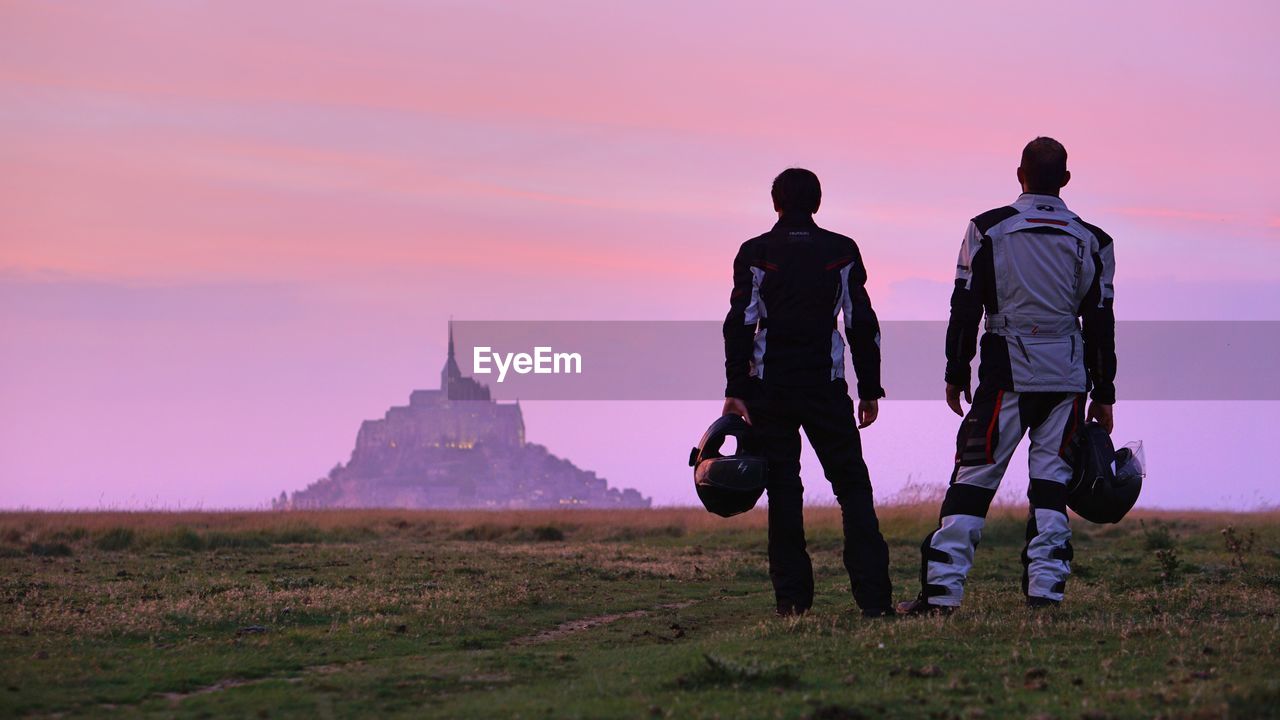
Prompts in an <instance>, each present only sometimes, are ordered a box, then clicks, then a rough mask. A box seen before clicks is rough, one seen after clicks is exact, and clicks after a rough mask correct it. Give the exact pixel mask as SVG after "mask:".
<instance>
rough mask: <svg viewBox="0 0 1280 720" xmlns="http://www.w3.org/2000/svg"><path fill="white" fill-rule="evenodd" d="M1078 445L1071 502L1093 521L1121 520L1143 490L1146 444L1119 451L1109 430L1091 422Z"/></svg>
mask: <svg viewBox="0 0 1280 720" xmlns="http://www.w3.org/2000/svg"><path fill="white" fill-rule="evenodd" d="M1075 446H1076V447H1075V458H1074V461H1075V462H1074V463H1073V468H1072V469H1073V473H1072V477H1071V482H1070V483H1068V484H1067V505H1068V506H1069V507H1070V508H1071V509H1072V510H1074V511H1075V512H1076V514H1077V515H1079V516H1080V517H1082V518H1084V519H1085V520H1088V521H1090V522H1095V523H1117V522H1120V520H1121V519H1122V518H1123V517H1124V516H1125V514H1127V513H1128V512H1129V510H1131V509H1132V508H1133V505H1134V503H1136V502H1138V494H1139V493H1141V492H1142V478H1143V476H1144V475H1146V467H1145V466H1146V460H1145V458H1144V456H1143V451H1142V443H1141V442H1138V443H1129V444H1128V445H1126V446H1124V447H1122V448H1120V450H1119V452H1117V451H1116V449H1115V446H1113V445H1112V444H1111V435H1110V434H1108V433H1107V431H1106V429H1105V428H1103V427H1102V426H1101V425H1099V424H1098V423H1096V422H1090V423H1085V425H1084V427H1082V428H1081V429H1080V432H1079V433H1078V434H1077V435H1076V439H1075Z"/></svg>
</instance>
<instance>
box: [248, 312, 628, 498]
mask: <svg viewBox="0 0 1280 720" xmlns="http://www.w3.org/2000/svg"><path fill="white" fill-rule="evenodd" d="M650 502H651V501H650V499H649V498H646V497H644V496H642V495H641V494H640V493H639V492H637V491H635V490H632V489H629V488H628V489H625V490H619V489H617V488H610V487H609V486H608V483H607V482H606V481H605V479H604V478H602V477H599V476H597V475H596V474H595V473H594V472H591V471H589V470H582V469H580V468H578V467H577V466H576V465H574V464H573V463H571V462H569V461H568V460H565V459H563V458H559V457H556V456H555V455H552V454H551V453H550V452H548V451H547V449H546V448H545V447H543V446H542V445H536V444H533V443H528V442H525V433H524V416H523V414H522V412H521V410H520V403H519V401H517V402H514V403H499V402H497V401H495V400H493V399H492V398H491V397H490V395H489V388H488V387H486V386H485V385H482V384H481V383H479V382H476V381H475V380H474V379H473V378H469V377H464V376H463V375H462V372H461V370H460V369H459V368H458V362H457V359H456V358H455V357H454V347H453V328H452V326H450V328H449V352H448V357H447V359H446V360H445V364H444V368H443V369H442V370H441V371H440V389H438V390H414V391H413V392H412V393H411V394H410V395H409V404H408V405H407V406H397V407H392V408H391V409H389V410H387V413H386V415H385V416H384V417H383V418H382V419H380V420H365V421H364V422H363V423H362V424H361V425H360V432H359V434H358V435H357V436H356V446H355V450H353V451H352V453H351V458H350V459H349V460H348V461H347V462H346V463H345V464H342V463H339V464H338V465H337V466H336V467H334V468H333V470H331V471H330V472H329V474H328V476H326V477H323V478H320V479H319V480H317V481H315V482H314V483H312V484H311V485H309V486H308V487H306V488H305V489H303V490H299V491H297V492H294V493H293V494H292V495H289V494H287V493H283V492H282V493H280V496H279V497H278V498H276V499H275V500H273V501H272V503H271V504H272V507H273V508H274V509H280V510H289V509H303V508H353V507H396V508H495V509H498V508H564V507H588V508H647V507H649V506H650Z"/></svg>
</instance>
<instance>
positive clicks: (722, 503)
mask: <svg viewBox="0 0 1280 720" xmlns="http://www.w3.org/2000/svg"><path fill="white" fill-rule="evenodd" d="M731 435H732V436H733V437H734V438H735V439H736V440H737V441H738V447H737V449H736V451H735V452H734V454H733V455H729V456H724V455H721V454H720V446H721V445H723V444H724V440H725V438H726V437H729V436H731ZM689 465H691V466H692V467H693V486H694V488H695V489H696V490H697V491H698V499H699V500H701V501H702V504H703V506H705V507H706V508H707V510H709V511H711V512H713V513H715V514H716V515H719V516H720V517H732V516H734V515H738V514H740V513H744V512H746V511H748V510H750V509H751V508H753V507H755V506H756V501H757V500H759V499H760V495H761V494H763V493H764V485H765V478H766V474H767V468H766V464H765V460H764V457H762V456H761V455H760V454H759V448H758V447H757V443H756V439H755V433H754V432H752V430H751V426H750V425H748V424H747V421H745V420H743V419H742V418H741V417H739V416H737V415H722V416H721V417H720V418H719V419H717V420H716V421H715V422H713V423H711V427H709V428H707V432H706V433H705V434H704V435H703V436H702V440H701V441H700V442H699V443H698V447H696V448H694V449H693V451H692V452H690V453H689Z"/></svg>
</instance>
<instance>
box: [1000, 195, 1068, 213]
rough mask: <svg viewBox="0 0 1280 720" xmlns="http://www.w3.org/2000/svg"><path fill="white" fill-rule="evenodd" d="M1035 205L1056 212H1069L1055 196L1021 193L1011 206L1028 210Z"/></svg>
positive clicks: (1065, 205)
mask: <svg viewBox="0 0 1280 720" xmlns="http://www.w3.org/2000/svg"><path fill="white" fill-rule="evenodd" d="M1037 205H1049V206H1051V207H1052V208H1053V209H1054V210H1056V211H1058V212H1070V210H1068V209H1067V204H1066V203H1064V202H1062V198H1060V197H1058V196H1056V195H1041V194H1039V193H1022V194H1021V195H1019V196H1018V199H1017V200H1015V201H1014V203H1013V206H1014V207H1016V208H1018V209H1020V210H1029V209H1031V208H1034V207H1036V206H1037Z"/></svg>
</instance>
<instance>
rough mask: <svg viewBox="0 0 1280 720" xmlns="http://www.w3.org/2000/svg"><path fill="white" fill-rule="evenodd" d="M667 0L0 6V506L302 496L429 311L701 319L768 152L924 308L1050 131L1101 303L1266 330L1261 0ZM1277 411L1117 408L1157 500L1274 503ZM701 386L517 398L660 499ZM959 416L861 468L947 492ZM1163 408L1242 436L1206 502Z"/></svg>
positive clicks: (420, 333) (393, 383) (573, 450)
mask: <svg viewBox="0 0 1280 720" xmlns="http://www.w3.org/2000/svg"><path fill="white" fill-rule="evenodd" d="M688 5H689V4H686V3H643V4H633V5H630V6H623V5H616V4H609V5H608V6H607V7H606V6H605V5H602V4H600V3H591V2H581V3H555V4H552V3H537V4H520V3H493V4H486V3H479V2H457V3H452V2H451V3H418V2H377V3H374V2H370V3H314V2H308V3H286V2H277V3H267V4H264V3H232V2H225V3H223V2H219V3H207V4H197V3H170V2H155V3H141V2H137V3H129V2H126V3H58V4H55V3H36V2H8V3H5V4H4V5H3V7H0V169H2V171H0V331H2V332H0V506H7V507H11V506H19V505H26V506H39V507H81V506H97V505H99V504H105V505H123V506H140V505H145V504H163V505H169V506H191V505H204V506H206V507H209V506H232V505H236V506H248V505H255V504H257V503H259V502H261V501H262V500H264V499H265V498H267V497H269V496H272V495H275V494H278V493H279V491H280V490H283V489H290V490H292V489H297V488H299V487H302V486H303V485H305V484H306V483H307V482H309V481H310V480H312V479H314V478H315V477H318V476H319V475H322V474H323V473H324V472H326V471H327V470H328V469H329V467H331V466H332V465H333V464H334V463H336V462H338V461H341V460H345V459H346V457H347V454H348V453H349V452H350V450H351V446H352V443H353V441H354V435H355V431H356V429H357V428H358V426H359V422H360V421H361V420H362V419H365V418H372V417H377V416H380V415H381V413H382V412H383V411H384V410H385V409H386V407H388V406H390V405H391V404H398V403H403V402H404V401H405V400H406V398H407V397H408V393H409V391H410V390H411V389H413V388H416V387H433V386H434V384H435V382H436V380H435V378H436V373H437V372H438V369H439V366H440V364H441V362H442V360H443V328H444V323H445V321H446V319H447V318H448V317H449V316H450V315H453V316H455V317H459V318H465V319H508V318H525V319H608V318H627V319H668V318H670V319H710V318H716V317H719V316H721V315H722V314H723V312H724V303H725V298H726V297H727V292H728V287H727V284H728V277H727V276H728V264H729V261H730V260H731V258H732V254H733V252H734V250H735V249H736V246H737V244H738V243H739V242H741V240H742V239H744V238H746V237H748V236H750V235H754V234H756V233H758V232H761V231H762V230H763V229H765V228H766V227H768V225H769V224H770V222H771V213H770V208H769V206H768V199H767V190H768V182H769V180H770V179H771V178H772V176H773V175H774V174H775V173H776V172H777V171H778V170H780V169H781V168H783V167H786V166H789V165H803V166H807V167H810V168H812V169H813V170H815V171H816V172H818V173H819V175H820V176H821V177H822V178H823V181H824V187H825V191H826V199H825V202H824V207H823V211H822V212H821V213H820V215H819V218H818V219H819V222H820V223H822V224H825V225H828V226H830V227H832V228H834V229H838V230H840V231H842V232H845V233H847V234H850V235H853V236H854V237H855V238H857V239H858V240H859V242H860V245H861V247H862V252H863V255H864V257H865V258H866V261H867V263H868V265H869V267H870V270H871V273H872V279H871V283H870V286H871V291H872V295H873V298H874V299H875V302H876V304H877V306H878V308H879V310H880V313H881V316H882V317H884V318H940V317H944V316H945V312H946V294H947V287H948V284H949V277H950V273H951V269H952V266H953V261H954V257H955V252H956V247H957V246H958V241H959V238H960V235H961V233H962V231H963V229H964V223H965V221H966V220H967V218H969V217H970V216H972V215H973V214H975V213H977V212H980V211H982V210H984V209H987V208H989V207H993V206H996V205H1000V204H1004V203H1006V202H1008V201H1009V200H1011V199H1012V197H1013V196H1015V195H1016V193H1017V188H1016V186H1015V185H1014V183H1013V168H1014V166H1015V165H1016V162H1017V153H1018V150H1019V149H1020V147H1021V145H1022V144H1023V143H1024V142H1025V141H1026V140H1028V139H1030V138H1031V137H1034V136H1035V135H1038V134H1049V135H1053V136H1055V137H1057V138H1058V139H1060V140H1062V141H1063V142H1064V143H1066V145H1067V147H1068V149H1069V150H1070V153H1071V165H1072V168H1073V171H1074V175H1075V181H1074V182H1073V184H1072V185H1071V186H1070V187H1069V188H1068V189H1067V192H1066V194H1065V197H1066V199H1067V201H1068V202H1069V203H1070V204H1071V205H1072V207H1073V208H1074V209H1075V210H1077V211H1078V212H1079V213H1081V214H1082V215H1083V216H1084V217H1086V218H1087V219H1089V220H1090V221H1092V222H1095V223H1097V224H1100V225H1102V226H1104V227H1106V228H1107V229H1108V230H1109V231H1110V232H1111V234H1112V235H1113V236H1115V238H1116V243H1117V256H1118V262H1119V266H1120V271H1119V278H1118V282H1117V284H1118V288H1119V290H1118V298H1119V299H1118V304H1117V314H1118V315H1119V316H1120V317H1121V319H1148V318H1169V319H1226V318H1233V319H1238V318H1250V319H1280V197H1278V196H1280V191H1278V190H1277V188H1280V183H1277V182H1276V179H1275V168H1277V167H1280V142H1277V141H1276V139H1275V128H1276V127H1280V94H1278V93H1276V92H1275V88H1277V87H1280V77H1278V76H1280V51H1277V49H1276V47H1277V45H1276V43H1275V41H1274V37H1273V34H1274V30H1275V28H1276V27H1277V26H1280V23H1278V21H1280V10H1277V9H1276V6H1275V5H1274V4H1273V3H1265V2H1257V3H1230V4H1222V3H1218V4H1207V3H1206V4H1198V5H1190V6H1188V5H1179V6H1177V7H1176V8H1175V7H1171V6H1169V5H1168V4H1167V3H1154V2H1151V3H1115V2H1107V3H1070V4H1064V5H1063V6H1062V7H1055V8H1052V9H1050V8H1048V7H1047V6H1015V5H1010V4H1007V3H966V4H964V5H955V4H950V5H939V6H937V7H934V8H932V9H929V8H926V7H921V6H918V5H912V6H905V5H904V6H902V7H894V6H892V5H893V4H890V3H881V4H869V5H868V6H867V7H854V6H853V4H849V3H831V4H827V5H821V6H820V5H815V6H807V7H806V8H805V9H803V10H799V9H797V8H796V7H794V6H793V5H788V4H780V3H769V4H758V5H753V4H746V3H723V4H696V6H693V7H689V6H688ZM1121 363H1122V365H1123V358H1121ZM1123 392H1124V390H1123V385H1121V387H1120V396H1121V398H1122V399H1123V396H1124V395H1123ZM1166 405H1167V406H1168V407H1166ZM1276 409H1277V408H1276V406H1275V404H1273V403H1235V404H1226V403H1222V404H1216V405H1209V404H1205V403H1200V404H1194V403H1185V404H1177V403H1167V404H1166V403H1134V404H1132V405H1129V406H1124V405H1122V406H1121V407H1120V408H1119V413H1120V421H1121V429H1120V431H1119V432H1121V433H1122V434H1124V435H1125V436H1126V437H1139V436H1140V437H1144V439H1145V440H1147V442H1148V446H1149V448H1151V447H1154V448H1157V449H1158V448H1161V446H1162V445H1163V446H1164V447H1165V448H1167V451H1166V452H1165V453H1164V455H1163V457H1164V459H1165V460H1164V461H1165V462H1166V463H1167V465H1166V467H1167V468H1169V470H1170V472H1169V473H1168V474H1167V483H1166V484H1165V485H1163V486H1161V487H1160V488H1159V489H1158V490H1154V491H1153V492H1152V494H1151V495H1149V497H1150V498H1151V499H1152V500H1153V501H1155V502H1158V503H1159V504H1164V505H1184V506H1185V505H1205V504H1211V505H1230V504H1236V505H1238V504H1241V503H1242V502H1254V501H1258V500H1259V498H1260V499H1261V500H1265V501H1270V502H1277V501H1280V494H1277V491H1276V490H1274V489H1273V487H1272V486H1273V484H1274V477H1275V473H1274V472H1273V471H1270V470H1265V471H1264V470H1263V469H1262V468H1261V467H1259V466H1258V465H1256V464H1253V461H1252V460H1250V459H1249V458H1250V456H1249V455H1248V454H1247V453H1248V450H1249V449H1250V448H1251V447H1253V446H1252V445H1251V443H1255V442H1256V443H1260V444H1261V443H1268V444H1269V443H1270V442H1271V440H1269V437H1270V436H1269V434H1266V433H1264V432H1263V430H1262V428H1265V427H1274V422H1275V419H1276V418H1275V415H1276ZM714 412H715V408H714V407H707V406H705V405H704V404H698V403H687V404H686V403H671V404H668V403H637V404H608V403H536V404H529V405H528V406H527V407H526V413H527V416H528V423H529V436H530V438H531V439H533V440H535V441H538V442H543V443H544V444H546V445H548V446H549V447H550V449H551V450H552V451H553V452H557V453H559V454H562V455H565V456H567V457H569V458H570V459H572V460H574V461H575V462H578V463H579V464H580V465H583V466H585V467H588V468H591V469H594V470H597V471H599V472H600V473H601V474H602V475H604V476H606V477H608V478H609V479H610V480H611V481H613V482H614V483H616V484H622V485H632V486H636V487H639V488H640V489H641V490H643V491H644V492H646V493H648V494H652V495H654V496H655V497H656V498H657V499H659V500H660V501H663V502H691V501H692V496H691V494H690V493H689V492H688V487H687V484H688V482H687V481H688V478H687V477H686V471H685V469H683V468H682V467H681V466H680V464H679V463H680V461H681V460H682V459H683V457H684V453H685V452H687V450H686V449H685V446H687V445H688V444H689V443H690V442H692V441H693V440H694V439H696V437H697V434H698V432H699V431H700V428H701V426H704V425H705V423H706V422H707V421H709V419H710V415H713V414H714ZM945 412H946V411H945V408H942V407H941V405H940V404H939V405H938V407H933V406H931V405H928V404H924V403H899V404H897V405H894V404H893V403H892V402H887V403H886V412H884V413H883V414H884V416H885V417H884V419H882V420H881V424H880V425H878V426H877V427H876V428H874V430H875V431H876V433H875V434H872V433H868V435H867V439H866V443H867V445H868V451H867V452H868V459H869V461H870V462H871V464H872V471H873V476H874V477H875V478H876V481H877V486H878V487H879V488H881V492H882V493H888V492H892V490H893V489H894V488H896V487H897V486H899V485H901V484H902V482H904V481H905V479H906V476H907V475H909V474H910V475H912V476H914V477H915V478H917V479H933V478H937V480H938V481H939V482H941V481H943V480H945V477H946V473H947V471H948V469H949V468H948V467H947V462H948V456H949V454H950V450H949V449H948V447H949V444H950V439H949V438H950V436H951V435H952V433H953V432H954V428H953V427H952V423H951V420H950V419H949V417H948V416H947V415H945ZM1184 416H1186V417H1192V416H1194V417H1197V418H1200V422H1202V423H1203V422H1205V419H1206V418H1209V419H1212V422H1210V423H1209V425H1210V426H1212V427H1214V428H1216V432H1218V433H1219V435H1218V436H1217V440H1219V441H1220V442H1222V443H1225V444H1227V446H1228V447H1229V448H1232V449H1234V450H1236V451H1237V452H1232V453H1230V454H1231V455H1232V456H1233V457H1237V458H1241V459H1240V460H1239V461H1238V464H1237V465H1234V466H1231V467H1230V468H1227V471H1226V472H1224V473H1223V474H1225V475H1227V476H1229V479H1228V480H1221V481H1217V482H1215V483H1214V490H1213V494H1212V495H1206V494H1205V492H1204V490H1203V481H1204V474H1205V473H1215V472H1223V469H1222V468H1221V466H1213V465H1210V464H1208V463H1205V462H1203V461H1201V460H1200V459H1198V458H1197V457H1194V456H1191V455H1185V456H1184V455H1179V454H1178V453H1179V452H1181V453H1188V452H1189V451H1188V450H1187V449H1186V448H1188V447H1191V446H1193V445H1195V444H1196V442H1195V438H1193V437H1190V435H1189V433H1190V432H1191V431H1190V430H1189V429H1188V428H1187V427H1184V426H1186V425H1187V423H1185V422H1183V423H1179V422H1176V421H1175V420H1173V418H1180V417H1184ZM1126 418H1128V422H1129V423H1130V424H1129V425H1128V427H1126V426H1125V424H1124V423H1125V421H1126ZM659 419H660V422H659V421H658V420H659ZM623 420H630V421H633V422H634V421H638V422H634V424H635V425H636V428H637V429H636V433H635V435H634V436H633V437H624V438H618V437H616V436H615V437H610V438H600V437H595V436H593V435H592V434H591V433H590V432H588V431H584V430H583V428H584V427H597V426H599V425H601V424H603V423H605V422H621V421H623ZM922 429H927V430H928V432H927V433H922V432H921V431H922ZM917 434H923V435H926V436H927V437H925V438H922V439H918V438H916V437H915V436H916V435H917ZM641 442H643V443H645V444H646V445H647V446H649V447H650V448H651V449H650V450H649V454H650V455H652V456H653V459H646V460H643V461H640V460H637V459H636V458H637V453H636V452H635V451H634V450H632V449H631V448H629V447H628V444H636V443H641ZM672 454H673V455H674V458H675V460H674V463H668V462H667V456H668V455H672ZM908 456H909V457H908ZM1157 457H1160V455H1157ZM1197 463H1199V464H1197ZM810 466H812V464H810ZM1174 468H1178V472H1176V473H1175V472H1173V469H1174ZM810 477H811V478H815V479H816V478H819V476H818V475H817V474H816V473H811V474H810ZM1011 478H1012V476H1011ZM821 485H822V483H821V481H820V479H818V480H817V481H811V482H810V486H811V487H812V488H813V489H814V493H813V494H814V496H815V497H823V496H824V493H825V492H826V490H825V489H824V488H822V487H821Z"/></svg>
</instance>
